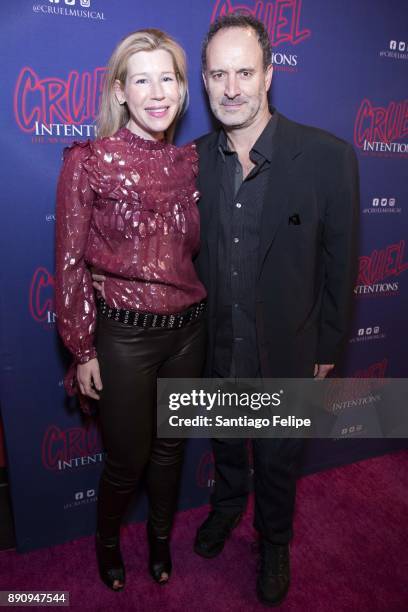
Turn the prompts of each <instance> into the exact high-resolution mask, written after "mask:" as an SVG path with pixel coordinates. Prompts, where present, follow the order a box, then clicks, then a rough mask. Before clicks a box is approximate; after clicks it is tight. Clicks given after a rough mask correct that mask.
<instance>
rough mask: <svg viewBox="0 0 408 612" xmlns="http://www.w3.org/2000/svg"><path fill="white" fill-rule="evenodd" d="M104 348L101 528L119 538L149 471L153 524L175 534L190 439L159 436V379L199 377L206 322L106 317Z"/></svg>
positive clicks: (100, 344) (101, 329) (99, 339)
mask: <svg viewBox="0 0 408 612" xmlns="http://www.w3.org/2000/svg"><path fill="white" fill-rule="evenodd" d="M96 348H97V353H98V360H99V365H100V369H101V378H102V385H103V390H102V392H101V396H100V399H99V414H100V420H101V426H102V436H103V442H104V446H105V449H106V453H107V455H106V461H105V465H104V469H103V472H102V475H101V480H100V484H99V493H98V519H97V521H98V524H97V530H98V532H99V533H100V535H101V537H102V538H109V537H115V536H118V535H119V530H120V524H121V521H122V518H123V515H124V513H125V511H126V508H127V506H128V504H129V502H130V500H131V498H132V496H133V494H134V492H135V490H136V488H137V486H138V483H139V482H140V479H141V477H142V475H143V474H144V472H146V484H147V494H148V500H149V522H150V524H151V526H152V528H153V531H154V533H155V534H156V535H157V536H159V537H166V536H168V535H169V533H170V530H171V526H172V522H173V517H174V514H175V511H176V506H177V497H178V489H179V482H180V475H181V468H182V460H183V451H184V442H185V441H184V440H183V439H163V438H157V437H156V435H155V430H156V380H157V378H158V377H162V378H184V377H186V378H187V377H191V378H194V377H199V376H200V375H201V370H202V366H203V359H204V351H205V324H204V320H203V319H201V320H198V321H196V322H194V323H191V324H189V325H186V326H185V327H182V328H181V329H161V328H146V329H143V328H141V327H131V326H129V325H125V324H124V323H120V322H117V321H114V320H112V319H107V318H104V317H102V316H100V317H99V319H98V327H97V335H96Z"/></svg>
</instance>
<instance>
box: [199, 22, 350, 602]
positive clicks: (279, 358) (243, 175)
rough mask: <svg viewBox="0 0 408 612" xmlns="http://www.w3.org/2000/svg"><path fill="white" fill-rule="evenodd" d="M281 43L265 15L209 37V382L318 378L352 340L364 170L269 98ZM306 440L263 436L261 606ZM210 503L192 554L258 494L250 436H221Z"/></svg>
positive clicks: (205, 234)
mask: <svg viewBox="0 0 408 612" xmlns="http://www.w3.org/2000/svg"><path fill="white" fill-rule="evenodd" d="M270 61H271V47H270V41H269V37H268V34H267V32H266V30H265V28H264V26H263V24H261V23H260V22H259V21H257V20H255V19H254V18H252V17H249V16H244V15H239V14H238V15H237V14H235V15H228V16H225V17H223V18H221V19H220V20H218V21H217V22H216V23H214V24H213V25H212V26H211V28H210V30H209V32H208V34H207V37H206V39H205V41H204V45H203V53H202V70H203V79H204V84H205V88H206V91H207V94H208V97H209V101H210V106H211V110H212V112H213V114H214V115H215V117H216V119H218V121H219V122H220V124H221V126H222V129H221V130H220V131H218V132H213V133H211V134H209V135H206V136H203V137H202V138H200V139H199V140H198V142H197V146H198V151H199V157H200V171H199V189H200V191H201V200H200V203H199V207H200V215H201V238H202V243H201V251H200V254H199V256H198V259H197V268H198V271H199V274H200V277H201V280H202V281H203V282H204V284H205V285H206V287H207V290H208V301H209V311H208V322H209V325H208V331H209V346H208V355H207V365H206V376H216V377H245V378H249V377H253V378H257V377H261V376H262V377H271V378H272V377H276V378H277V377H299V378H300V377H312V376H315V377H318V378H324V377H325V376H326V375H327V373H328V372H329V371H330V370H331V369H332V368H333V367H334V364H335V363H336V359H337V358H338V355H339V351H340V349H341V345H342V342H343V340H344V337H345V331H346V327H347V320H348V318H349V310H350V302H351V296H352V286H353V277H354V273H355V263H356V259H357V257H356V240H355V237H356V227H357V215H358V209H359V206H358V170H357V162H356V157H355V154H354V152H353V149H352V147H351V146H350V145H348V144H347V143H345V142H344V141H342V140H339V139H338V138H336V137H335V136H333V135H331V134H329V133H327V132H324V131H322V130H318V129H315V128H311V127H307V126H303V125H300V124H297V123H294V122H292V121H289V120H288V119H286V118H285V117H284V116H283V115H280V114H279V113H278V112H277V111H276V110H274V109H270V108H269V106H268V99H267V93H268V90H269V88H270V85H271V80H272V66H271V63H270ZM300 449H301V441H300V440H295V439H291V440H288V439H280V440H279V439H255V440H253V459H254V490H255V517H254V525H255V528H256V529H257V531H258V532H259V534H260V560H261V563H260V572H259V576H258V580H257V593H258V598H259V599H260V601H262V602H263V603H265V604H267V605H277V604H278V603H279V602H281V601H282V600H283V598H284V597H285V595H286V593H287V590H288V587H289V581H290V570H289V541H290V540H291V538H292V523H293V511H294V502H295V485H296V468H297V465H298V461H299V452H300ZM213 452H214V459H215V489H214V493H213V496H212V511H211V513H210V515H209V517H208V518H207V520H206V521H205V522H204V523H203V525H202V526H201V527H200V528H199V529H198V531H197V536H196V540H195V546H194V549H195V551H196V553H198V554H200V555H202V556H203V557H207V558H208V557H214V556H215V555H217V554H219V553H220V552H221V550H222V548H223V546H224V543H225V541H226V540H227V538H228V536H229V535H230V533H231V531H232V529H233V528H234V527H235V526H236V525H237V524H238V522H239V520H240V517H241V515H242V512H243V510H244V508H245V503H246V498H247V494H248V471H249V470H248V457H247V448H246V442H245V440H237V439H222V440H219V439H218V440H213Z"/></svg>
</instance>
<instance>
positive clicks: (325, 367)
mask: <svg viewBox="0 0 408 612" xmlns="http://www.w3.org/2000/svg"><path fill="white" fill-rule="evenodd" d="M333 368H334V363H329V364H327V363H315V367H314V377H315V378H326V376H327V375H328V373H329V372H330V370H332V369H333Z"/></svg>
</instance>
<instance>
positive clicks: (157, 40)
mask: <svg viewBox="0 0 408 612" xmlns="http://www.w3.org/2000/svg"><path fill="white" fill-rule="evenodd" d="M156 49H163V50H165V51H168V52H169V53H170V55H171V56H172V58H173V64H174V72H175V73H176V78H177V82H178V85H179V88H180V105H179V109H178V111H177V114H176V116H175V118H174V120H173V122H172V124H171V125H170V126H169V128H168V129H167V130H166V134H165V137H166V140H167V141H169V142H171V141H172V139H173V136H174V131H175V129H176V124H177V121H178V119H179V118H180V117H181V116H182V114H183V113H184V112H185V110H186V108H187V106H188V83H187V61H186V55H185V53H184V49H183V48H182V47H181V46H180V45H179V44H178V43H177V42H176V41H175V40H174V39H173V38H172V37H171V36H169V35H168V34H166V33H165V32H162V31H161V30H157V29H155V28H147V29H146V30H138V31H137V32H133V33H132V34H129V35H128V36H126V37H125V38H124V39H123V40H122V41H121V42H120V43H119V44H118V45H117V47H116V49H115V50H114V52H113V53H112V56H111V58H110V60H109V63H108V68H107V72H106V74H105V78H104V84H103V90H102V96H101V104H100V109H99V114H98V120H97V132H98V137H100V138H103V137H105V136H112V134H114V133H115V132H116V131H117V130H118V129H119V128H121V127H123V126H125V125H126V123H127V122H128V121H129V119H130V114H129V110H128V108H127V105H126V104H122V105H121V104H119V102H118V100H117V99H116V96H115V93H114V85H115V81H116V80H119V81H120V82H121V84H122V87H124V85H125V81H126V76H127V62H128V59H129V57H130V56H131V55H133V54H134V53H138V51H155V50H156Z"/></svg>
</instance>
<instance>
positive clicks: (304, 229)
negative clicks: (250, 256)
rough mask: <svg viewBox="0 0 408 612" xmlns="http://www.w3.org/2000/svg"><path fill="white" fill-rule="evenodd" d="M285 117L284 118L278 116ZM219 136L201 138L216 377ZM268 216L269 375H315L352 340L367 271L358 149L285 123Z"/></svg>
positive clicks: (262, 322)
mask: <svg viewBox="0 0 408 612" xmlns="http://www.w3.org/2000/svg"><path fill="white" fill-rule="evenodd" d="M275 112H277V111H275ZM217 140H218V132H213V133H211V134H207V135H205V136H203V137H202V138H200V139H198V140H197V149H198V153H199V158H200V164H199V184H198V188H199V190H200V192H201V200H200V202H199V208H200V214H201V251H200V253H199V255H198V257H197V259H196V268H197V271H198V274H199V276H200V278H201V280H202V281H203V283H204V285H205V286H206V288H207V291H208V300H209V308H208V324H209V325H208V331H209V346H208V355H207V363H206V369H205V374H206V375H207V376H210V375H211V372H212V361H213V354H214V335H215V316H216V303H217V296H216V288H217V281H216V274H217V261H216V260H217V244H218V243H217V239H218V226H219V215H218V206H219V196H220V191H221V187H220V184H221V183H220V181H221V165H220V158H219V155H218V149H217ZM273 140H274V146H273V158H272V163H271V168H270V171H269V172H270V177H269V183H268V188H267V192H266V195H265V200H264V204H263V210H262V220H261V229H260V232H261V234H260V247H259V255H258V272H257V282H256V295H255V300H256V329H257V339H258V350H259V356H260V361H261V370H262V376H263V377H309V376H313V368H314V364H315V363H322V364H323V363H325V364H328V363H336V361H337V359H338V356H339V352H340V350H341V348H342V344H343V343H344V341H345V335H346V332H347V325H348V321H349V318H350V307H351V301H352V295H353V292H352V290H353V284H354V279H355V275H356V268H357V266H356V264H357V250H356V242H357V239H356V237H357V225H358V216H359V181H358V166H357V160H356V155H355V153H354V150H353V148H352V147H351V145H349V144H348V143H346V142H345V141H343V140H340V139H339V138H336V137H335V136H333V135H332V134H330V133H328V132H325V131H323V130H319V129H316V128H313V127H308V126H305V125H301V124H299V123H295V122H293V121H290V120H289V119H287V118H286V117H284V116H283V115H280V114H279V115H278V124H277V128H276V132H275V134H274V139H273Z"/></svg>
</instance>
